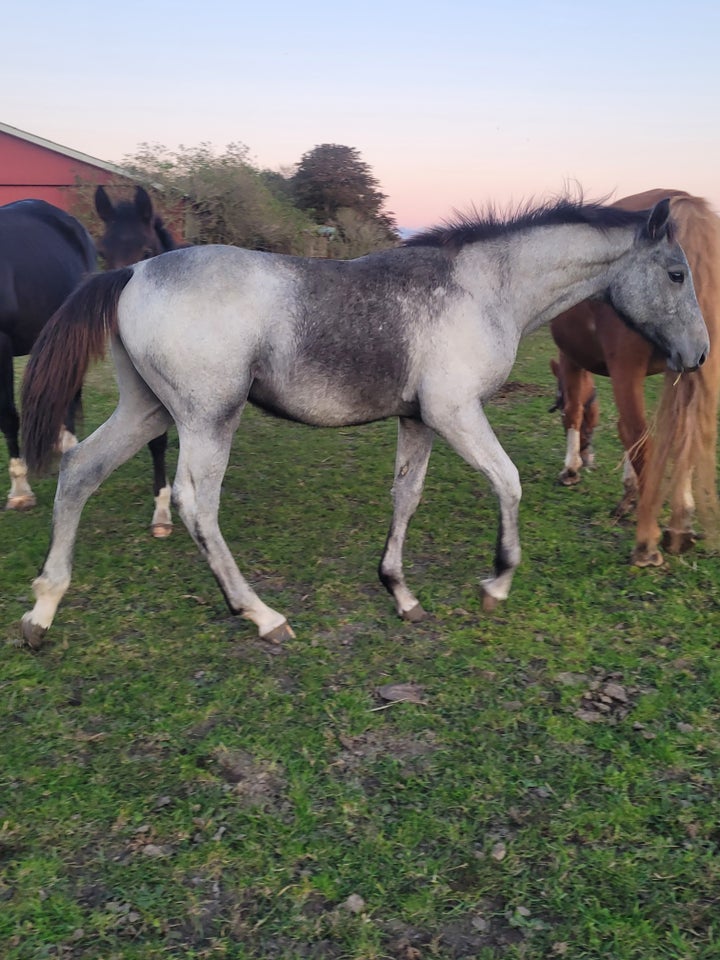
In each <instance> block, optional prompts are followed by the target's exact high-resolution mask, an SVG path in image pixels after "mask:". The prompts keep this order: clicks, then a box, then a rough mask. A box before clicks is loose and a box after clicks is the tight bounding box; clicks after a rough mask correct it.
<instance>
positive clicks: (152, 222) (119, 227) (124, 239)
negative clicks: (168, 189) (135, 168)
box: [95, 186, 175, 270]
mask: <svg viewBox="0 0 720 960" xmlns="http://www.w3.org/2000/svg"><path fill="white" fill-rule="evenodd" d="M95 209H96V210H97V212H98V215H99V217H100V219H101V220H102V221H103V223H104V224H105V233H104V234H103V236H102V238H101V239H100V241H99V242H98V250H99V252H100V254H101V256H102V257H103V258H104V260H105V263H106V265H107V267H108V269H110V270H114V269H115V268H116V267H127V266H129V265H130V264H132V263H137V262H138V261H139V260H148V259H149V258H150V257H156V256H157V255H158V254H159V253H165V252H166V251H167V250H173V249H175V242H174V241H173V238H172V236H171V234H170V233H169V232H168V230H167V229H166V228H165V226H164V224H163V222H162V219H161V217H159V216H158V215H157V214H156V213H155V211H154V210H153V205H152V200H151V199H150V196H149V194H148V192H147V190H145V189H144V188H143V187H136V188H135V199H134V200H133V201H130V200H121V201H120V202H119V203H117V204H113V202H112V200H111V199H110V197H109V196H108V194H107V191H106V190H105V187H103V186H99V187H98V188H97V190H96V191H95Z"/></svg>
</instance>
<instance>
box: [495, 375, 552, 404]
mask: <svg viewBox="0 0 720 960" xmlns="http://www.w3.org/2000/svg"><path fill="white" fill-rule="evenodd" d="M551 393H552V391H551V390H549V389H548V388H547V387H544V386H541V385H540V384H537V383H522V381H520V380H508V382H507V383H505V384H503V386H502V387H500V389H499V390H498V392H497V393H494V394H493V395H492V397H491V398H490V400H489V401H488V402H489V403H493V404H499V405H503V404H509V403H514V402H516V401H518V400H524V399H527V398H528V397H546V398H548V397H550V396H551Z"/></svg>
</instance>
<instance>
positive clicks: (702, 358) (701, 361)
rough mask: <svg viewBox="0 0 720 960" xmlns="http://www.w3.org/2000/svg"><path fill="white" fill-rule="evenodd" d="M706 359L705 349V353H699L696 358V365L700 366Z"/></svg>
mask: <svg viewBox="0 0 720 960" xmlns="http://www.w3.org/2000/svg"><path fill="white" fill-rule="evenodd" d="M706 360H707V350H706V351H705V353H703V354H701V355H700V359H699V360H698V366H699V367H701V366H702V365H703V364H704V363H705V361H706Z"/></svg>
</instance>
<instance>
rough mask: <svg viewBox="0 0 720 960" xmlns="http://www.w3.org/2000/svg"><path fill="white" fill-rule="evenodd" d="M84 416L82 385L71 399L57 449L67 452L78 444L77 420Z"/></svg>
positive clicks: (60, 451)
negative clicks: (76, 433)
mask: <svg viewBox="0 0 720 960" xmlns="http://www.w3.org/2000/svg"><path fill="white" fill-rule="evenodd" d="M81 416H82V387H80V389H79V390H78V392H77V393H76V394H75V396H74V397H73V398H72V400H71V401H70V406H69V407H68V409H67V413H66V414H65V423H64V424H63V427H62V430H61V431H60V436H59V437H58V442H57V449H58V452H59V453H65V451H66V450H70V449H71V448H72V447H75V446H77V442H78V441H77V436H76V435H75V421H76V420H77V419H78V418H79V417H81Z"/></svg>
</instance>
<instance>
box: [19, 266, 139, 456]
mask: <svg viewBox="0 0 720 960" xmlns="http://www.w3.org/2000/svg"><path fill="white" fill-rule="evenodd" d="M132 275H133V271H132V268H130V267H122V268H121V269H119V270H112V271H109V272H108V273H99V274H95V275H94V276H92V277H90V278H89V279H88V280H86V281H85V282H84V283H82V284H81V285H80V286H79V287H78V288H77V289H76V290H75V291H74V292H73V293H71V294H70V296H69V297H68V298H67V300H66V301H65V302H64V303H63V304H62V306H60V307H59V308H58V310H56V311H55V313H54V314H53V315H52V317H51V318H50V320H48V322H47V323H46V324H45V326H44V327H43V330H42V333H41V334H40V336H39V337H38V339H37V340H36V342H35V346H34V347H33V349H32V353H31V355H30V360H29V361H28V365H27V367H26V369H25V377H24V380H23V388H22V401H21V416H22V436H23V443H22V448H23V456H24V457H25V461H26V463H27V465H28V468H29V469H30V470H33V471H35V472H38V473H39V472H42V471H43V470H45V469H47V466H48V463H49V461H50V458H51V455H52V452H53V448H54V446H55V444H56V442H57V438H58V434H59V432H60V428H61V427H62V424H63V419H64V417H65V412H66V411H67V408H68V405H69V403H70V401H71V400H72V398H73V397H74V396H75V394H76V393H77V392H78V390H79V389H80V387H81V386H82V383H83V380H84V379H85V374H86V373H87V369H88V367H89V366H90V363H91V362H92V361H93V360H98V359H100V358H101V357H102V356H103V355H104V353H105V346H106V343H107V339H108V337H109V336H110V335H112V334H113V333H116V332H117V322H118V321H117V305H118V300H119V299H120V294H121V293H122V291H123V289H124V288H125V285H126V284H127V283H128V281H129V280H130V278H131V277H132Z"/></svg>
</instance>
